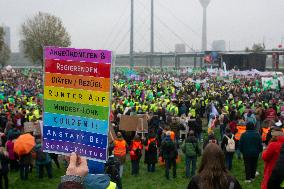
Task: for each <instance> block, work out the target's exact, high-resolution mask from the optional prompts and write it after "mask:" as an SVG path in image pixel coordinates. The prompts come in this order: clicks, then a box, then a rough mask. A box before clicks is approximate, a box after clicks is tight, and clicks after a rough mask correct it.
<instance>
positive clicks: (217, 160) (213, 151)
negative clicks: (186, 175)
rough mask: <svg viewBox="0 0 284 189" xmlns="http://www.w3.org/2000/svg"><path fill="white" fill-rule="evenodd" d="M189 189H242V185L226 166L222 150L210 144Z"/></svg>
mask: <svg viewBox="0 0 284 189" xmlns="http://www.w3.org/2000/svg"><path fill="white" fill-rule="evenodd" d="M187 188H188V189H241V188H242V187H241V185H240V184H239V182H238V181H237V179H235V178H234V177H233V176H231V175H230V173H229V171H228V170H227V169H226V166H225V156H224V153H223V151H222V149H221V148H220V147H219V146H218V145H217V144H214V143H209V144H208V145H207V146H206V148H205V149H204V153H203V156H202V160H201V164H200V167H199V170H198V174H197V175H195V176H194V177H193V178H192V180H191V181H190V183H189V184H188V187H187Z"/></svg>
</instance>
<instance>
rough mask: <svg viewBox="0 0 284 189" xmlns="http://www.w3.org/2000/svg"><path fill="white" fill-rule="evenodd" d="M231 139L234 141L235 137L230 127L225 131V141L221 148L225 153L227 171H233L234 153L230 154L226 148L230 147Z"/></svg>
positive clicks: (223, 140)
mask: <svg viewBox="0 0 284 189" xmlns="http://www.w3.org/2000/svg"><path fill="white" fill-rule="evenodd" d="M229 139H233V140H234V135H233V134H232V131H231V129H230V128H229V127H227V128H226V129H225V134H224V136H223V139H222V143H221V148H222V150H223V151H224V153H225V158H226V166H227V169H229V170H232V163H233V157H234V152H233V151H231V152H228V151H227V149H226V146H227V145H228V140H229Z"/></svg>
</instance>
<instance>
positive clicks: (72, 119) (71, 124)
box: [44, 112, 108, 134]
mask: <svg viewBox="0 0 284 189" xmlns="http://www.w3.org/2000/svg"><path fill="white" fill-rule="evenodd" d="M44 123H49V124H50V125H51V126H54V127H63V128H71V129H75V130H80V131H87V132H96V133H98V134H105V133H107V131H108V122H107V121H105V120H98V119H90V118H84V117H80V116H69V115H63V114H53V113H48V112H45V113H44Z"/></svg>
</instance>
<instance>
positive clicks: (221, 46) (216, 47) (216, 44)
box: [212, 40, 226, 51]
mask: <svg viewBox="0 0 284 189" xmlns="http://www.w3.org/2000/svg"><path fill="white" fill-rule="evenodd" d="M212 51H226V42H225V40H214V41H213V42H212Z"/></svg>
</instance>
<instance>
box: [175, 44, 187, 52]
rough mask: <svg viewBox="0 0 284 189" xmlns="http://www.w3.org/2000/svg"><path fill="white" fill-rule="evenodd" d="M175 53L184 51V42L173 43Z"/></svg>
mask: <svg viewBox="0 0 284 189" xmlns="http://www.w3.org/2000/svg"><path fill="white" fill-rule="evenodd" d="M175 52H176V53H185V44H176V45H175Z"/></svg>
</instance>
